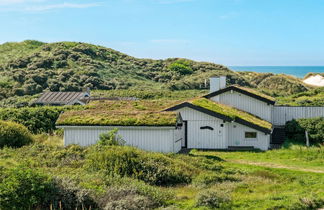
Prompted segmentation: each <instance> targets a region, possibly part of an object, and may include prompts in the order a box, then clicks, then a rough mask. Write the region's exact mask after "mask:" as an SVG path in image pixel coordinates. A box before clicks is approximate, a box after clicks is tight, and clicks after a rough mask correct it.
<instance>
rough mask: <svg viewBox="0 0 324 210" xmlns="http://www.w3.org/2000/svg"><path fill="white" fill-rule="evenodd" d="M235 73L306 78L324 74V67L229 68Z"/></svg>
mask: <svg viewBox="0 0 324 210" xmlns="http://www.w3.org/2000/svg"><path fill="white" fill-rule="evenodd" d="M229 68H230V69H231V70H234V71H253V72H259V73H274V74H288V75H292V76H295V77H298V78H304V76H305V75H306V74H307V73H310V72H313V73H324V66H229Z"/></svg>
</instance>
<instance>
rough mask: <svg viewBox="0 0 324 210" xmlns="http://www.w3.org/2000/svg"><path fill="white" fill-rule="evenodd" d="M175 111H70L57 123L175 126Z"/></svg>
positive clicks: (176, 116) (61, 116) (176, 117)
mask: <svg viewBox="0 0 324 210" xmlns="http://www.w3.org/2000/svg"><path fill="white" fill-rule="evenodd" d="M177 119H178V115H177V113H175V112H145V111H141V112H113V111H102V110H101V111H98V110H91V109H90V110H84V111H68V112H65V113H63V114H61V115H60V117H59V119H58V120H57V122H56V125H93V126H175V125H176V123H177Z"/></svg>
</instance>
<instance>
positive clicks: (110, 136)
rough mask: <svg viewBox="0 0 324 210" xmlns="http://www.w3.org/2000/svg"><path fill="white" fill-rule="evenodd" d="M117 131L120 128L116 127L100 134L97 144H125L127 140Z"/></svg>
mask: <svg viewBox="0 0 324 210" xmlns="http://www.w3.org/2000/svg"><path fill="white" fill-rule="evenodd" d="M117 133H118V129H117V128H115V129H113V130H111V131H109V132H107V133H102V134H100V137H99V141H98V143H97V144H98V145H99V146H123V145H124V144H125V141H124V140H123V139H122V138H121V136H119V135H118V134H117Z"/></svg>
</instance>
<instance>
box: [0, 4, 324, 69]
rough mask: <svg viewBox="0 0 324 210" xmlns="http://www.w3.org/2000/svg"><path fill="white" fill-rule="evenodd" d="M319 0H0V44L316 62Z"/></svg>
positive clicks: (322, 33)
mask: <svg viewBox="0 0 324 210" xmlns="http://www.w3.org/2000/svg"><path fill="white" fill-rule="evenodd" d="M323 11H324V0H98V1H97V0H91V1H90V0H66V1H62V0H0V25H1V29H0V43H4V42H8V41H22V40H26V39H35V40H40V41H44V42H57V41H81V42H88V43H93V44H99V45H103V46H107V47H110V48H113V49H116V50H119V51H121V52H124V53H127V54H129V55H132V56H135V57H141V58H161V59H163V58H167V57H185V58H190V59H194V60H199V61H211V62H215V63H220V64H224V65H324V12H323Z"/></svg>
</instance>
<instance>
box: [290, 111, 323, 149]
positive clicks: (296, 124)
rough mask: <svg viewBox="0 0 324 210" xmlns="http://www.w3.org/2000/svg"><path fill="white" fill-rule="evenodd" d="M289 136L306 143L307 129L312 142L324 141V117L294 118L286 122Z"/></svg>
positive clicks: (293, 139) (298, 141)
mask: <svg viewBox="0 0 324 210" xmlns="http://www.w3.org/2000/svg"><path fill="white" fill-rule="evenodd" d="M285 129H286V134H287V137H288V138H289V139H290V140H291V141H294V142H297V143H305V141H306V140H305V139H306V137H305V131H308V134H309V140H310V143H312V144H319V143H320V144H323V143H324V118H323V117H317V118H311V119H299V120H292V121H289V122H287V123H286V127H285Z"/></svg>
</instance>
